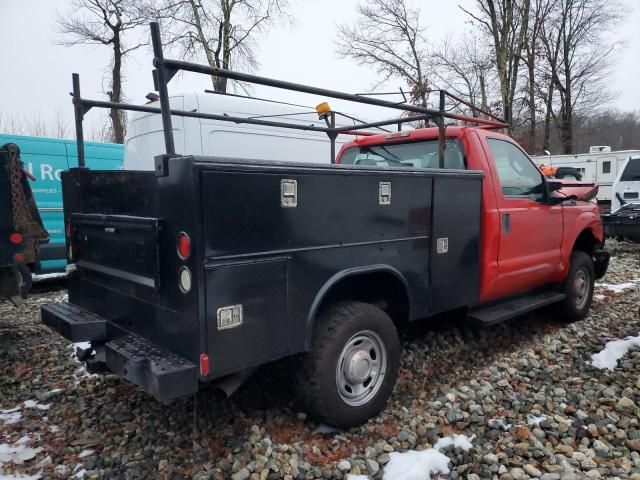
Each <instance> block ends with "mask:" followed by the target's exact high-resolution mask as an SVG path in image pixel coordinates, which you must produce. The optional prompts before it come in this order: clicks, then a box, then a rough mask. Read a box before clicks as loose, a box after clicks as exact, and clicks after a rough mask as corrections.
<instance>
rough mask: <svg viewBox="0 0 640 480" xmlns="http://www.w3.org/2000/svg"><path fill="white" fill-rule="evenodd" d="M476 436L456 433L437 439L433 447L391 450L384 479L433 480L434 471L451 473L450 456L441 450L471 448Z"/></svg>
mask: <svg viewBox="0 0 640 480" xmlns="http://www.w3.org/2000/svg"><path fill="white" fill-rule="evenodd" d="M473 439H474V437H470V438H469V437H466V436H465V435H454V436H452V437H444V438H441V439H440V440H438V441H437V443H436V444H435V445H434V446H433V448H429V449H427V450H422V451H415V450H411V451H408V452H404V453H398V452H391V453H390V454H389V463H387V465H386V466H385V468H384V475H383V476H382V478H383V480H431V474H432V473H443V474H447V473H449V461H450V460H449V457H447V456H446V455H445V454H444V453H442V452H440V450H442V449H444V448H447V447H451V446H453V447H459V448H461V449H463V450H469V449H470V448H471V447H472V444H471V441H472V440H473Z"/></svg>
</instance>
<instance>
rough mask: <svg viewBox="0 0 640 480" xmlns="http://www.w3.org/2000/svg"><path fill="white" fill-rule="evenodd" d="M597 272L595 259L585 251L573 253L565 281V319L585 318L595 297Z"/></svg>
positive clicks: (568, 320) (570, 320)
mask: <svg viewBox="0 0 640 480" xmlns="http://www.w3.org/2000/svg"><path fill="white" fill-rule="evenodd" d="M594 284H595V274H594V268H593V260H592V259H591V257H590V256H589V255H588V254H586V253H585V252H581V251H575V252H573V253H572V254H571V263H570V265H569V274H568V275H567V278H566V280H565V283H564V289H563V290H564V293H565V294H566V298H565V300H564V308H563V319H564V320H565V321H567V322H573V321H576V320H581V319H583V318H584V317H585V316H586V315H587V312H588V311H589V307H590V306H591V300H592V299H593V287H594Z"/></svg>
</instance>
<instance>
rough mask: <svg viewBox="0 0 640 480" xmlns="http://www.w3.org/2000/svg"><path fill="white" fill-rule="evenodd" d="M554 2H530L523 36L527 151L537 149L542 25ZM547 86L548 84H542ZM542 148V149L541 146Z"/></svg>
mask: <svg viewBox="0 0 640 480" xmlns="http://www.w3.org/2000/svg"><path fill="white" fill-rule="evenodd" d="M557 1H558V0H532V2H533V3H532V4H531V19H530V20H529V31H528V32H527V35H526V36H525V43H524V48H523V55H522V62H523V65H524V67H525V71H524V78H525V86H524V87H523V89H524V103H525V106H526V108H527V113H528V115H527V120H526V123H527V124H528V130H527V133H526V135H525V136H524V138H522V139H521V140H522V143H524V144H525V145H524V146H525V148H526V149H527V150H528V151H530V152H536V151H537V150H538V140H537V130H538V129H537V121H538V113H539V111H540V110H543V109H544V107H543V106H541V105H540V100H541V99H542V101H543V103H545V102H544V97H541V95H540V88H539V84H540V77H539V75H540V71H541V68H542V69H546V63H545V59H546V57H545V54H544V48H543V41H542V38H541V36H542V32H543V29H544V26H545V22H547V21H548V18H549V15H550V13H551V12H552V11H553V9H554V8H555V5H556V3H557ZM545 83H548V82H545ZM545 149H546V147H545Z"/></svg>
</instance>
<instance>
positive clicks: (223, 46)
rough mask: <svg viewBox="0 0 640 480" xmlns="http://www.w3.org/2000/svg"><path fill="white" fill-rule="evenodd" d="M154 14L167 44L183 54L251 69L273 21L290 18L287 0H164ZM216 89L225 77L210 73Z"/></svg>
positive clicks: (222, 88)
mask: <svg viewBox="0 0 640 480" xmlns="http://www.w3.org/2000/svg"><path fill="white" fill-rule="evenodd" d="M160 5H161V6H160V8H158V10H157V14H156V15H157V17H159V18H160V19H162V20H163V22H164V25H165V27H166V28H165V40H166V43H167V45H169V46H170V47H175V48H177V49H178V50H179V51H180V54H181V55H182V56H184V57H185V58H190V59H199V58H202V57H204V58H205V59H206V61H207V63H208V64H209V66H211V67H215V68H224V69H234V70H239V71H247V72H251V71H254V70H255V69H256V68H257V67H258V65H259V63H258V60H257V47H258V45H257V42H256V39H257V37H258V35H259V34H262V33H264V32H266V31H267V30H268V28H269V27H271V26H272V25H273V24H274V22H276V21H283V22H288V23H290V22H291V19H290V17H289V16H288V15H287V13H286V8H287V7H288V0H163V2H161V3H160ZM211 83H212V84H213V89H214V90H215V91H216V92H223V93H224V92H226V91H227V88H228V79H227V78H222V77H215V76H212V77H211Z"/></svg>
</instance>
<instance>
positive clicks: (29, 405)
mask: <svg viewBox="0 0 640 480" xmlns="http://www.w3.org/2000/svg"><path fill="white" fill-rule="evenodd" d="M24 406H25V408H37V409H38V410H49V408H51V404H50V403H48V404H42V403H38V402H36V401H35V400H25V401H24Z"/></svg>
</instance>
